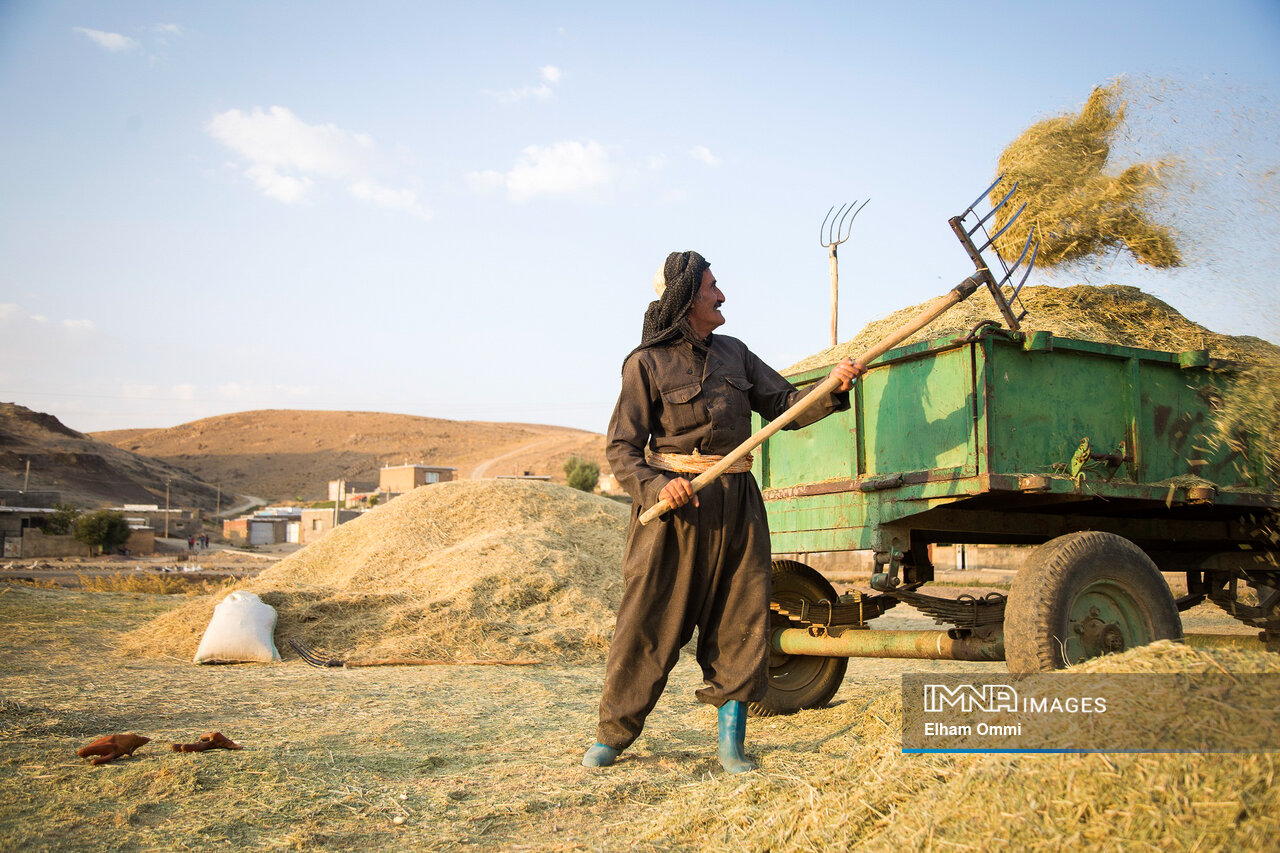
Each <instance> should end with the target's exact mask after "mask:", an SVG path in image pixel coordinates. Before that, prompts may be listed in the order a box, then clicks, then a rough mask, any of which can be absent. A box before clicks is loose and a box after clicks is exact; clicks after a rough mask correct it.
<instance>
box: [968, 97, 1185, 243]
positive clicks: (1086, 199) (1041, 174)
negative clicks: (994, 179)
mask: <svg viewBox="0 0 1280 853" xmlns="http://www.w3.org/2000/svg"><path fill="white" fill-rule="evenodd" d="M1120 98H1121V85H1120V84H1119V83H1113V84H1112V85H1110V86H1100V87H1098V88H1096V89H1094V90H1093V93H1092V94H1091V95H1090V96H1089V100H1088V101H1087V102H1086V103H1085V105H1084V108H1083V109H1081V110H1080V114H1079V115H1065V116H1059V117H1057V118H1051V119H1048V120H1046V121H1041V122H1038V123H1036V124H1034V125H1032V126H1031V127H1029V128H1027V130H1025V131H1024V132H1023V133H1022V135H1021V136H1019V137H1018V138H1017V139H1015V140H1014V141H1013V142H1011V143H1009V147H1007V148H1006V149H1005V150H1004V152H1003V153H1002V154H1001V155H1000V159H999V165H998V170H997V171H998V172H1000V173H1002V174H1003V175H1004V176H1005V181H1004V183H1003V184H1001V186H1000V187H998V188H997V189H996V192H998V193H1001V194H1003V193H1004V192H1007V189H1006V187H1011V186H1013V184H1014V182H1017V184H1018V194H1017V196H1016V199H1015V201H1013V202H1011V203H1010V204H1007V205H1005V206H1004V207H1003V208H1001V209H1000V211H999V212H998V213H997V214H996V218H995V227H996V228H997V229H999V228H1002V227H1004V225H1005V224H1006V223H1007V222H1008V219H1009V217H1011V216H1012V215H1013V214H1014V212H1015V211H1017V210H1018V207H1019V205H1021V204H1022V203H1023V202H1025V203H1026V210H1025V211H1024V212H1023V214H1022V216H1021V217H1019V218H1018V220H1017V222H1015V223H1014V224H1013V226H1012V227H1011V228H1010V229H1009V230H1008V231H1007V232H1005V234H1004V236H1003V237H1001V239H1000V240H999V241H998V242H997V244H996V247H997V248H998V249H999V250H1000V252H1001V254H1002V255H1004V257H1006V258H1016V257H1018V254H1019V253H1020V252H1021V251H1022V245H1023V243H1024V242H1025V241H1026V239H1027V234H1028V233H1029V232H1030V230H1031V229H1032V228H1033V227H1034V228H1035V231H1036V235H1037V236H1038V237H1039V239H1040V254H1039V256H1038V259H1037V263H1038V264H1039V265H1040V266H1044V267H1052V266H1057V265H1059V264H1063V263H1068V262H1070V261H1077V260H1082V259H1084V258H1087V257H1089V256H1091V255H1097V254H1102V253H1105V252H1108V251H1111V250H1114V249H1124V250H1127V251H1128V252H1129V253H1130V254H1132V255H1133V257H1134V258H1135V259H1137V260H1138V261H1139V262H1140V263H1143V264H1148V265H1150V266H1153V267H1157V268H1164V267H1176V266H1180V265H1181V264H1182V253H1181V252H1180V251H1179V249H1178V246H1177V243H1176V242H1175V240H1174V236H1173V234H1172V232H1171V231H1170V230H1169V228H1167V227H1166V226H1163V225H1159V224H1156V223H1155V222H1153V221H1152V217H1151V213H1150V210H1149V208H1150V207H1151V206H1152V200H1153V196H1154V193H1155V191H1156V190H1157V189H1159V188H1160V187H1161V186H1162V182H1161V178H1160V170H1161V168H1163V167H1166V166H1168V165H1169V164H1167V163H1163V162H1157V163H1135V164H1134V165H1131V166H1128V167H1127V168H1125V169H1123V170H1119V171H1118V172H1116V170H1115V169H1114V168H1113V165H1114V164H1112V163H1110V162H1109V158H1110V156H1111V144H1112V140H1113V138H1114V137H1115V135H1116V131H1117V130H1118V129H1119V128H1120V125H1121V123H1122V122H1123V121H1124V106H1123V104H1122V103H1120ZM999 199H1000V196H998V195H997V196H995V197H993V198H992V199H991V201H992V204H995V203H996V202H997V201H999Z"/></svg>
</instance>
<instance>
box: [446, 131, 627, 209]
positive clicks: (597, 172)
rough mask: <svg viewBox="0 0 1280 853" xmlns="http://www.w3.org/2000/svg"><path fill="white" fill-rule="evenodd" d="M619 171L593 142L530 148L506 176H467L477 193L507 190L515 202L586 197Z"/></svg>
mask: <svg viewBox="0 0 1280 853" xmlns="http://www.w3.org/2000/svg"><path fill="white" fill-rule="evenodd" d="M616 175H617V169H616V167H615V166H614V165H613V163H612V162H611V161H610V159H609V152H608V151H607V150H606V149H605V147H604V146H603V145H601V144H600V143H598V142H595V141H593V140H588V141H587V142H577V141H573V140H562V141H560V142H555V143H552V144H551V145H545V146H540V145H530V146H529V147H527V148H525V149H524V150H523V151H521V152H520V158H519V159H518V160H517V161H516V163H515V165H514V166H512V168H511V170H510V171H508V172H506V173H505V174H502V173H498V172H494V171H492V170H489V171H484V172H473V173H472V174H471V175H469V176H468V178H469V180H470V182H471V185H472V186H473V187H475V188H477V189H482V188H486V187H487V188H493V187H498V186H504V187H506V190H507V197H508V198H510V199H511V200H512V201H526V200H528V199H530V198H533V197H535V196H540V195H548V196H557V195H558V196H572V195H587V194H590V193H591V192H592V191H593V190H596V189H599V188H601V187H604V186H607V185H608V184H610V183H611V182H612V181H613V180H614V178H615V177H616Z"/></svg>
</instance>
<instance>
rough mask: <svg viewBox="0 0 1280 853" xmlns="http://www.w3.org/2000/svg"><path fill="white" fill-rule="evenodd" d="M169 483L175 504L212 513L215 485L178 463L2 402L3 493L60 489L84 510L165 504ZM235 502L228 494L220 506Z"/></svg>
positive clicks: (0, 458) (0, 456)
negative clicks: (125, 505)
mask: <svg viewBox="0 0 1280 853" xmlns="http://www.w3.org/2000/svg"><path fill="white" fill-rule="evenodd" d="M28 465H29V469H28ZM28 470H29V473H28ZM166 483H167V484H168V489H169V501H170V504H171V505H172V506H175V507H179V506H181V507H192V506H195V507H200V508H202V509H205V510H208V511H213V510H214V508H215V507H216V505H217V503H218V490H217V486H215V485H212V484H210V483H207V482H204V481H203V480H201V479H200V478H199V477H196V476H195V475H193V474H192V473H191V472H190V471H187V470H185V469H183V468H181V467H179V466H177V465H174V464H172V463H169V462H165V461H163V460H160V459H154V458H151V457H149V456H145V455H140V454H137V453H133V452H130V451H128V450H124V449H121V448H119V447H115V446H113V445H112V444H110V443H107V442H103V441H98V440H96V439H95V438H93V437H92V436H90V435H86V434H84V433H80V432H76V431H75V430H73V429H71V428H70V427H68V426H66V425H65V424H63V423H62V422H61V421H60V420H58V419H57V418H56V417H54V416H53V415H50V414H46V413H44V412H37V411H34V410H32V409H28V408H27V407H25V406H20V405H18V404H16V403H0V489H15V490H20V489H23V488H24V487H25V488H26V490H27V491H29V492H37V491H40V492H44V491H56V492H59V493H61V499H62V501H63V502H64V503H71V504H75V505H76V506H79V507H82V508H90V507H99V506H119V505H121V504H126V503H133V504H156V505H157V506H164V503H165V486H166ZM234 498H235V496H234V495H233V494H231V492H230V491H229V490H224V491H223V493H222V505H223V506H224V507H226V506H230V505H231V504H232V502H233V501H234Z"/></svg>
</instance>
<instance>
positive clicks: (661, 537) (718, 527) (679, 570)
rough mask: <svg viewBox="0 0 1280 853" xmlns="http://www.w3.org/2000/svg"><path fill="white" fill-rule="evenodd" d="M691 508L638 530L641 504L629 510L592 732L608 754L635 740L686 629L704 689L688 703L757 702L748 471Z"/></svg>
mask: <svg viewBox="0 0 1280 853" xmlns="http://www.w3.org/2000/svg"><path fill="white" fill-rule="evenodd" d="M698 503H699V505H698V506H696V507H695V506H694V505H693V503H692V502H690V503H689V504H686V505H685V506H683V507H681V508H680V509H678V510H675V511H674V512H671V513H668V515H667V516H666V517H664V518H663V519H662V520H660V521H654V522H650V523H649V524H647V525H641V524H640V522H639V516H640V512H641V511H642V507H640V506H639V505H638V504H637V505H636V506H635V507H634V509H633V510H632V517H631V529H630V531H629V532H628V534H627V549H626V556H625V557H624V559H623V567H622V572H623V581H624V590H623V593H622V604H621V605H620V606H619V608H618V623H617V628H616V629H615V631H614V636H613V643H612V645H611V646H610V647H609V662H608V666H607V668H606V675H605V684H604V693H603V696H602V697H601V699H600V725H599V728H598V729H597V731H596V740H597V741H598V742H600V743H603V744H605V745H606V746H611V747H613V748H614V749H619V750H621V749H625V748H626V747H627V746H629V745H630V744H631V742H632V741H634V740H635V739H636V738H637V737H639V735H640V732H641V730H642V729H643V728H644V721H645V718H646V717H647V716H648V714H649V712H650V711H651V710H653V706H654V705H656V704H657V702H658V698H659V697H660V696H661V695H662V690H663V688H664V687H665V686H666V683H667V677H668V675H669V674H670V673H671V669H672V667H674V666H675V664H676V661H677V660H678V659H679V656H680V649H681V648H682V647H683V646H685V645H686V644H687V643H688V642H689V641H690V640H691V639H692V638H693V633H694V629H695V628H696V629H697V631H698V644H697V658H698V663H699V664H700V665H701V667H702V676H703V679H704V680H705V682H706V683H705V684H704V685H703V686H702V688H701V689H699V690H698V691H697V696H698V699H700V700H701V701H703V702H706V703H708V704H711V705H714V706H716V707H719V706H721V705H723V704H724V703H725V702H727V701H730V700H738V701H742V702H755V701H759V700H760V699H762V698H763V697H764V692H765V679H766V677H767V673H768V655H769V637H768V627H769V592H770V569H769V560H770V553H769V528H768V525H767V522H766V520H765V512H764V501H763V500H762V499H761V497H760V489H759V488H758V487H757V486H756V481H755V478H754V477H753V476H752V475H751V474H726V475H725V476H723V477H721V478H720V479H719V480H718V481H716V482H714V483H712V484H710V485H708V486H707V487H706V488H705V489H703V490H702V491H701V492H699V493H698Z"/></svg>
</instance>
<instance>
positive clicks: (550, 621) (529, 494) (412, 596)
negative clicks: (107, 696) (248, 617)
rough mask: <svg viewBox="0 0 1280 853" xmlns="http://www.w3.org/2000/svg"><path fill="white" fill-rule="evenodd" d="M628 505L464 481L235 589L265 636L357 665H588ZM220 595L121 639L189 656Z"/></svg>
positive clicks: (369, 517) (358, 525)
mask: <svg viewBox="0 0 1280 853" xmlns="http://www.w3.org/2000/svg"><path fill="white" fill-rule="evenodd" d="M627 512H628V511H627V508H626V507H625V506H623V505H621V504H619V503H617V502H615V501H611V500H608V499H605V498H601V497H597V496H595V495H590V494H586V493H584V492H581V491H578V490H576V489H570V488H567V487H564V486H555V485H551V484H549V483H542V482H535V481H521V480H463V481H455V482H450V483H438V484H434V485H430V486H424V487H421V488H418V489H415V490H414V491H412V492H409V493H407V494H405V495H402V496H400V497H398V498H396V499H395V500H392V501H390V502H388V503H387V504H385V505H383V506H380V507H378V508H376V509H374V510H372V511H370V512H368V513H366V514H364V515H363V516H362V517H360V518H358V519H356V520H354V521H351V522H348V523H347V524H344V525H342V526H341V527H338V528H335V529H334V530H333V531H332V532H331V533H329V534H328V535H327V536H325V537H324V538H323V539H321V540H320V541H318V542H316V543H315V544H313V545H309V546H307V547H306V548H303V549H302V550H300V551H298V552H296V553H294V554H292V555H290V556H289V557H287V558H285V559H284V560H281V561H280V562H279V563H277V564H276V565H274V566H272V567H271V568H270V569H268V570H266V571H264V572H263V573H262V574H260V575H258V576H257V577H256V578H254V579H253V580H252V581H249V582H248V583H244V584H241V585H240V586H238V587H237V588H238V589H243V590H246V591H248V592H253V593H256V594H257V595H258V596H260V597H261V598H262V600H263V601H264V602H266V603H268V604H270V605H271V606H273V607H274V608H275V609H276V611H277V612H278V614H279V620H280V621H279V624H278V626H277V629H276V640H277V644H278V645H279V646H280V648H281V651H282V652H283V651H285V650H286V649H287V648H288V642H289V641H290V640H298V641H301V642H303V643H306V644H307V645H310V646H317V647H320V648H324V649H327V650H330V651H335V652H338V651H340V652H343V653H352V654H356V655H359V656H362V657H368V658H411V657H420V658H429V659H461V658H466V659H511V658H522V657H534V658H541V659H544V660H548V661H556V662H571V661H584V660H597V659H599V658H601V657H602V656H603V654H604V651H605V649H606V648H607V645H608V641H609V637H610V635H611V634H612V631H613V613H614V611H615V609H616V607H617V603H618V600H619V598H620V597H621V594H622V579H621V577H620V575H619V573H618V564H619V560H620V558H621V553H622V544H623V539H624V537H625V535H626V520H627ZM220 598H221V596H220V595H212V596H204V597H201V598H199V599H196V600H193V601H191V602H190V603H188V604H186V605H184V606H182V607H180V608H178V609H177V610H174V611H172V612H170V613H166V614H165V615H163V616H161V617H159V618H158V619H156V620H155V621H153V622H152V623H150V624H148V625H146V626H143V627H142V628H140V629H137V630H135V631H133V632H131V633H130V634H126V635H125V636H124V639H123V647H124V649H125V650H126V651H128V652H131V653H134V654H138V655H142V656H156V655H162V656H172V657H179V658H181V657H190V655H191V654H192V653H194V651H195V649H196V645H197V643H198V642H199V639H200V635H201V632H202V631H203V630H204V627H205V625H206V624H208V622H209V618H210V616H211V614H212V612H213V607H214V605H215V604H216V602H217V601H218V600H219V599H220Z"/></svg>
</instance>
